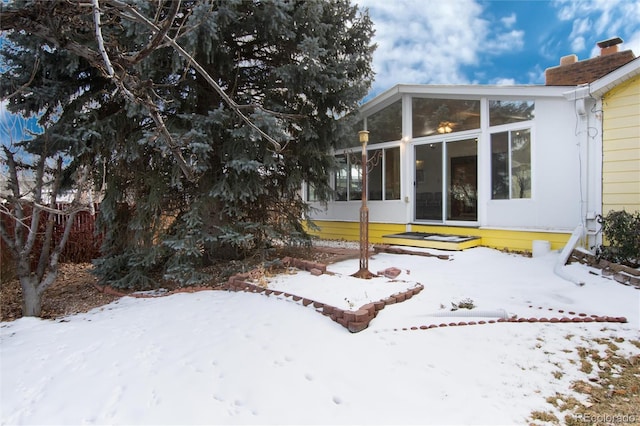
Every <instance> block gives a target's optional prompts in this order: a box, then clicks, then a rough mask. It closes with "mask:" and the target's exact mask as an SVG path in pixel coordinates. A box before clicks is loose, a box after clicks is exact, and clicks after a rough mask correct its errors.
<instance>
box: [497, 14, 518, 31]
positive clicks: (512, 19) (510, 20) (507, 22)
mask: <svg viewBox="0 0 640 426" xmlns="http://www.w3.org/2000/svg"><path fill="white" fill-rule="evenodd" d="M500 21H501V22H502V24H503V25H504V26H505V27H507V28H511V27H513V25H514V24H515V23H516V14H515V13H512V14H511V15H509V16H505V17H504V18H502V19H500Z"/></svg>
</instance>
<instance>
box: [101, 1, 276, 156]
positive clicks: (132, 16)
mask: <svg viewBox="0 0 640 426" xmlns="http://www.w3.org/2000/svg"><path fill="white" fill-rule="evenodd" d="M107 1H108V2H109V4H111V5H113V6H114V7H116V8H118V9H121V10H125V11H126V12H127V13H129V15H127V14H122V15H121V16H122V17H124V18H125V19H129V20H131V21H134V22H138V23H141V24H144V25H146V26H147V27H149V28H150V29H151V30H153V31H154V32H156V33H160V31H161V30H160V28H158V26H157V25H155V24H154V23H153V22H151V21H149V20H148V19H147V18H145V17H144V16H143V15H142V14H140V12H138V11H137V10H136V9H134V8H133V7H131V6H129V5H128V4H125V3H122V2H121V1H119V0H107ZM163 39H164V40H165V41H166V42H167V43H168V44H169V45H170V46H171V47H173V48H174V49H175V50H176V51H177V52H178V54H179V55H180V56H182V57H183V58H184V59H186V60H187V61H188V62H189V63H190V64H191V65H192V66H193V68H194V69H195V70H196V71H197V72H198V74H200V75H201V76H202V77H203V78H204V79H205V81H206V82H207V83H209V85H210V86H211V87H213V89H214V90H215V91H216V92H217V93H218V95H220V97H221V98H222V99H223V100H224V101H225V102H226V103H227V105H229V107H231V109H232V110H233V111H234V112H235V113H236V114H237V115H238V116H239V117H240V119H241V120H242V121H244V122H245V123H246V124H247V125H248V126H249V127H251V128H252V129H254V130H255V131H257V132H258V133H259V134H260V135H261V136H262V137H263V138H265V139H266V140H267V141H268V142H269V143H270V144H271V145H272V146H273V147H274V149H275V151H276V152H280V151H282V146H281V145H280V143H279V142H277V141H276V140H275V139H273V138H272V137H271V136H269V135H268V134H266V133H265V132H264V131H262V129H260V128H259V127H258V126H256V125H255V124H254V123H253V122H252V121H251V120H250V119H249V117H247V116H246V115H244V113H243V112H242V111H241V110H240V106H239V105H238V104H237V103H236V102H235V101H234V100H233V99H231V97H230V96H229V95H227V94H226V92H225V91H224V90H222V88H221V87H220V86H219V85H218V83H216V81H215V80H214V79H213V77H211V75H209V73H208V72H207V70H205V69H204V67H202V65H200V64H199V63H198V61H196V60H195V59H194V58H193V56H191V55H190V54H189V53H188V52H187V51H186V50H184V48H183V47H182V46H180V44H178V42H176V41H175V40H174V39H172V38H171V37H169V36H168V35H167V34H165V35H164V36H163Z"/></svg>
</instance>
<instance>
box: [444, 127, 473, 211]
mask: <svg viewBox="0 0 640 426" xmlns="http://www.w3.org/2000/svg"><path fill="white" fill-rule="evenodd" d="M447 168H448V173H447V201H448V202H447V220H466V221H476V220H478V143H477V139H476V138H473V139H466V140H461V141H455V142H450V143H447Z"/></svg>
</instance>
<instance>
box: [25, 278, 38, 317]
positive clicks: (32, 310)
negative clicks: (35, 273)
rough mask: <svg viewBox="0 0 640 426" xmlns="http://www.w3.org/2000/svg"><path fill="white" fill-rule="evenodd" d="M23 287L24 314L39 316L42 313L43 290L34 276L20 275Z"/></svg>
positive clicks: (26, 315)
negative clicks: (39, 287)
mask: <svg viewBox="0 0 640 426" xmlns="http://www.w3.org/2000/svg"><path fill="white" fill-rule="evenodd" d="M20 286H21V287H22V315H23V316H25V317H39V316H40V315H42V293H43V292H42V291H40V290H39V289H38V283H36V282H35V279H34V278H33V277H24V276H21V277H20Z"/></svg>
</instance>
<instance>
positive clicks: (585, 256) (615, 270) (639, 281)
mask: <svg viewBox="0 0 640 426" xmlns="http://www.w3.org/2000/svg"><path fill="white" fill-rule="evenodd" d="M571 262H578V263H581V264H583V265H587V266H591V267H592V268H597V269H601V270H602V276H603V277H612V278H613V279H614V280H615V281H617V282H619V283H620V284H624V285H628V286H631V287H634V288H635V289H637V290H640V271H639V270H637V269H634V268H630V267H628V266H624V265H620V264H618V263H611V262H609V261H607V260H604V259H600V260H597V259H596V257H595V256H594V255H593V254H591V253H585V252H582V251H579V250H573V252H571V255H570V256H569V259H568V260H567V263H571Z"/></svg>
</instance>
